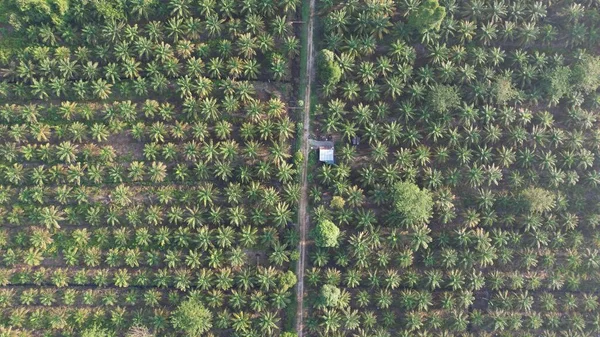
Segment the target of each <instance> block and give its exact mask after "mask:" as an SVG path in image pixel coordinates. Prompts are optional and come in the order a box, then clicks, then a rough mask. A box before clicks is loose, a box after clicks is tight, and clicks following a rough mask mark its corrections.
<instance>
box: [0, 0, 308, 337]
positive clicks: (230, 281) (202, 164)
mask: <svg viewBox="0 0 600 337" xmlns="http://www.w3.org/2000/svg"><path fill="white" fill-rule="evenodd" d="M42 2H44V1H42ZM42 2H39V3H42ZM24 3H28V2H27V1H25V2H24ZM31 3H32V4H33V2H31ZM39 3H38V4H34V5H32V6H33V7H27V6H29V5H26V4H24V5H22V7H19V6H20V5H19V4H18V2H13V1H7V2H6V3H5V4H4V5H5V6H7V7H6V12H4V14H6V15H4V16H6V17H7V18H6V22H3V24H4V23H6V24H7V26H8V27H10V29H7V30H6V31H5V33H6V34H7V36H9V35H10V36H13V35H14V36H18V37H19V38H21V39H24V40H25V41H26V44H25V45H24V46H17V47H18V48H16V47H15V46H7V48H3V49H2V53H1V55H0V56H2V57H1V60H0V61H1V62H0V80H1V82H0V103H1V104H0V124H1V125H0V137H1V138H2V141H1V144H0V153H1V154H2V160H1V163H0V185H1V186H0V204H1V209H0V216H1V219H2V227H1V228H0V238H1V239H0V252H1V254H0V255H1V256H2V258H1V261H0V334H1V335H2V336H88V337H90V336H125V335H127V336H138V337H139V336H198V335H200V334H201V335H207V334H208V335H213V336H232V335H233V336H265V335H279V334H280V333H281V332H282V331H286V330H290V329H293V326H291V324H290V322H292V321H293V313H291V314H290V313H288V307H290V306H292V305H293V304H292V303H293V300H294V295H293V286H294V284H295V283H296V279H295V275H294V273H293V270H292V268H291V263H292V262H293V260H295V259H296V257H295V256H296V255H297V253H295V245H296V244H297V241H298V236H297V231H296V230H295V229H294V227H293V222H294V214H295V213H296V208H297V202H298V191H299V184H298V182H297V178H296V168H295V165H294V161H293V158H292V154H293V146H294V137H295V133H296V125H295V121H293V120H292V118H291V115H290V113H289V111H288V107H289V106H290V103H289V102H295V101H296V93H295V89H294V88H295V86H296V81H295V80H294V78H295V77H297V73H298V67H297V62H298V55H299V52H300V45H299V39H298V38H297V37H296V34H297V29H296V28H295V27H294V26H293V25H292V23H291V22H292V21H293V20H295V19H296V7H297V5H298V2H297V1H285V0H284V1H277V2H274V1H262V2H260V3H258V2H255V1H246V2H238V1H203V2H196V1H194V2H191V1H181V0H179V1H171V2H162V1H91V2H90V1H47V2H45V3H48V7H47V8H46V7H45V6H43V5H41V4H39ZM63 5H64V6H65V7H64V8H63V7H61V6H63ZM4 16H3V17H4ZM9 24H10V25H9ZM7 43H10V40H9V41H7ZM9 47H11V48H9ZM293 104H295V103H292V104H291V105H293Z"/></svg>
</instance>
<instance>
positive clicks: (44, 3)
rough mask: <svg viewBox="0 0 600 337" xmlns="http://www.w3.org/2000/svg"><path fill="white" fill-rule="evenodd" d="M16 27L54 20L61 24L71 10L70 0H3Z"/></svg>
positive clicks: (55, 22) (56, 23)
mask: <svg viewBox="0 0 600 337" xmlns="http://www.w3.org/2000/svg"><path fill="white" fill-rule="evenodd" d="M3 1H4V2H5V3H4V4H3V6H4V7H5V8H6V10H7V13H11V14H9V15H10V22H11V24H12V25H13V27H14V28H15V29H21V28H26V27H27V26H29V25H31V24H37V23H48V22H52V23H53V24H55V25H61V24H62V23H63V20H64V16H65V15H66V14H67V11H68V10H69V4H70V0H3Z"/></svg>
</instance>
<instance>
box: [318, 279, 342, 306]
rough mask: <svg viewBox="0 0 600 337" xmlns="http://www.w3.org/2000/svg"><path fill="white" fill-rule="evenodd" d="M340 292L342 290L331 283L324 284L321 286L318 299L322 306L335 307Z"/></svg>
mask: <svg viewBox="0 0 600 337" xmlns="http://www.w3.org/2000/svg"><path fill="white" fill-rule="evenodd" d="M341 294H342V291H341V290H340V288H338V287H336V286H332V285H331V284H324V285H323V286H322V287H321V294H320V297H319V300H320V302H321V304H322V305H323V306H326V307H335V306H337V305H338V303H339V301H340V295H341Z"/></svg>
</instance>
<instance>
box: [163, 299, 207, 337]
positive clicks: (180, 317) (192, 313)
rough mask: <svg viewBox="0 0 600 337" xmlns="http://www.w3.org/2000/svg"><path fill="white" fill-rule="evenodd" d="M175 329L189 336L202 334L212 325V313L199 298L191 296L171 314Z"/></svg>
mask: <svg viewBox="0 0 600 337" xmlns="http://www.w3.org/2000/svg"><path fill="white" fill-rule="evenodd" d="M171 323H172V324H173V327H174V328H175V329H178V330H181V331H183V332H185V333H186V335H187V336H189V337H198V336H202V334H203V333H205V332H207V331H208V330H209V329H210V328H211V327H212V313H211V312H210V310H208V309H206V308H205V307H204V305H203V304H202V303H201V302H200V301H199V300H197V299H194V298H190V299H188V300H185V301H184V302H182V303H181V304H180V305H179V307H178V308H177V310H175V312H173V314H172V315H171Z"/></svg>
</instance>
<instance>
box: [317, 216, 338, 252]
mask: <svg viewBox="0 0 600 337" xmlns="http://www.w3.org/2000/svg"><path fill="white" fill-rule="evenodd" d="M313 236H314V238H315V244H316V245H317V246H319V247H336V246H337V245H338V242H337V240H338V237H339V236H340V229H339V228H338V227H337V226H336V225H335V224H334V223H333V222H331V221H329V220H323V221H321V222H319V223H318V224H317V226H316V227H315V229H314V231H313Z"/></svg>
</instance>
